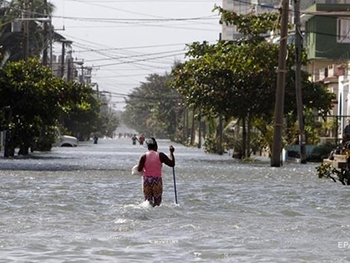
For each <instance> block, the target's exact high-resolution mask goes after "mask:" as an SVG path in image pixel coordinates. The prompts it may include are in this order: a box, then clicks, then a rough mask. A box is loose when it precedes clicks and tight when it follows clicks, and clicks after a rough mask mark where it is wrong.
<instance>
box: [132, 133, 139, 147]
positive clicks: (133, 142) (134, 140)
mask: <svg viewBox="0 0 350 263" xmlns="http://www.w3.org/2000/svg"><path fill="white" fill-rule="evenodd" d="M131 140H132V144H133V145H136V141H138V139H137V137H136V134H134V135H133V136H132V137H131Z"/></svg>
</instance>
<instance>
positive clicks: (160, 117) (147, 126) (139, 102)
mask: <svg viewBox="0 0 350 263" xmlns="http://www.w3.org/2000/svg"><path fill="white" fill-rule="evenodd" d="M146 79H147V82H144V83H142V84H141V86H140V87H138V88H135V89H134V90H133V92H132V93H131V94H130V95H128V99H127V100H126V103H127V105H126V110H125V112H124V114H123V120H124V122H125V123H126V124H127V125H128V126H129V127H131V128H134V129H135V130H137V131H138V132H141V133H145V134H147V135H148V136H155V137H158V138H173V137H174V134H175V130H176V114H177V112H176V111H177V103H178V101H179V96H178V94H177V92H175V91H174V90H171V89H170V88H169V87H168V84H167V83H168V81H169V79H170V76H169V75H168V74H165V75H163V76H160V75H158V74H152V75H149V76H148V77H147V78H146Z"/></svg>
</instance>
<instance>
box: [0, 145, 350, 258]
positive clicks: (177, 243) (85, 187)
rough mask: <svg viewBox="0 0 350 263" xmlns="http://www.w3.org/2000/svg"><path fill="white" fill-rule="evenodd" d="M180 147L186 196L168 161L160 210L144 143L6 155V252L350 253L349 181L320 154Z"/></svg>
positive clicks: (1, 206)
mask: <svg viewBox="0 0 350 263" xmlns="http://www.w3.org/2000/svg"><path fill="white" fill-rule="evenodd" d="M158 144H159V150H160V151H163V152H165V153H166V154H168V147H169V145H170V144H171V143H170V142H169V141H163V140H160V141H159V142H158ZM173 145H174V147H175V158H176V167H175V171H176V183H177V192H178V201H179V205H176V204H174V187H173V174H172V169H171V168H170V167H167V166H164V167H163V183H164V195H163V203H162V205H161V206H160V207H156V208H151V207H149V206H147V205H146V204H145V203H144V202H143V196H142V192H141V178H140V177H139V176H136V175H131V168H132V166H133V165H135V164H136V163H137V161H138V159H139V157H140V155H141V154H142V153H143V152H144V151H145V150H146V149H145V148H143V147H142V146H140V145H132V144H131V140H122V139H110V140H107V139H100V140H99V143H98V144H93V143H92V142H85V143H81V144H80V145H79V146H78V147H77V148H54V149H53V150H52V152H50V153H34V155H33V158H30V159H19V158H15V159H11V160H7V159H4V158H0V180H1V184H0V211H1V213H0V255H1V256H0V262H4V263H5V262H6V263H9V262H16V263H17V262H20V263H22V262H23V263H24V262H25V263H27V262H45V263H53V262H76V263H78V262H121V263H123V262H133V263H134V262H166V263H170V262H171V263H173V262H179V263H180V262H181V263H183V262H327V263H329V262H350V253H349V252H350V235H349V233H350V221H349V218H350V209H349V208H350V205H349V199H350V188H349V186H343V185H340V183H333V182H332V181H328V180H325V179H318V177H317V173H316V169H315V167H316V166H317V165H318V164H312V163H309V164H306V165H300V164H295V163H294V164H288V163H286V164H285V165H284V166H283V167H280V168H273V167H270V163H269V162H261V163H256V164H245V163H239V162H237V161H234V160H233V159H232V158H230V157H229V156H228V155H223V156H218V155H209V154H205V153H204V152H203V150H201V149H197V148H186V147H184V146H181V145H177V144H173Z"/></svg>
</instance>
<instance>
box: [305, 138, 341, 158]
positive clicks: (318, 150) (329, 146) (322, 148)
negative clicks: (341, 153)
mask: <svg viewBox="0 0 350 263" xmlns="http://www.w3.org/2000/svg"><path fill="white" fill-rule="evenodd" d="M335 148H337V146H336V145H335V144H334V143H325V144H320V145H318V146H316V147H315V148H314V149H313V151H312V152H311V155H310V156H309V157H308V161H314V162H322V160H323V159H326V158H327V157H328V156H329V154H330V152H331V151H333V150H334V149H335Z"/></svg>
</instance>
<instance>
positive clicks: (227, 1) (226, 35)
mask: <svg viewBox="0 0 350 263" xmlns="http://www.w3.org/2000/svg"><path fill="white" fill-rule="evenodd" d="M279 3H280V0H245V1H236V0H223V2H222V8H223V9H225V10H230V11H234V12H236V13H237V14H242V15H248V14H253V13H266V12H272V11H273V12H275V11H276V10H277V9H278V5H279ZM241 37H242V35H241V34H240V33H239V32H237V28H236V26H228V25H225V24H224V25H223V26H222V39H223V40H234V39H239V38H241Z"/></svg>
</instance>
